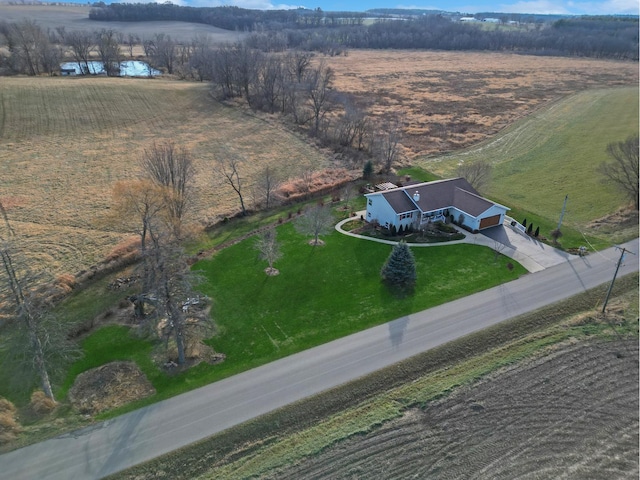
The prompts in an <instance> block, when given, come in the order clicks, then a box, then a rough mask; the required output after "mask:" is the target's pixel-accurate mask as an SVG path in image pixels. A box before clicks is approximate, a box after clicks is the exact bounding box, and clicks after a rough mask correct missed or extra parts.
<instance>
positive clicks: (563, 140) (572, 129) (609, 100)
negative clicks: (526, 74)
mask: <svg viewBox="0 0 640 480" xmlns="http://www.w3.org/2000/svg"><path fill="white" fill-rule="evenodd" d="M638 101H639V100H638V88H637V87H629V88H617V89H607V90H587V91H584V92H581V93H578V94H575V95H572V96H570V97H568V98H566V99H563V100H561V101H559V102H555V103H553V104H551V105H549V106H547V107H545V108H542V109H541V110H539V111H537V112H536V113H535V114H533V115H531V116H528V117H527V118H526V119H523V120H521V121H519V122H517V123H516V124H515V125H513V126H511V127H509V128H507V129H506V130H505V131H503V132H502V133H501V134H499V135H498V136H496V137H495V138H493V139H491V140H488V141H486V142H484V143H482V144H480V145H479V146H477V147H473V148H471V149H468V150H464V151H461V152H456V153H452V154H449V155H445V156H433V157H424V158H421V159H416V164H417V165H420V166H422V167H423V168H425V169H427V170H429V171H431V172H434V173H436V174H438V175H440V176H442V177H448V176H450V175H455V170H456V168H457V166H458V164H460V163H464V162H474V161H477V160H481V159H483V160H488V161H490V162H491V163H492V164H493V165H494V169H493V179H492V181H491V183H490V185H489V186H488V188H487V189H486V191H485V192H484V193H485V194H486V195H487V196H488V197H489V198H492V199H494V200H496V201H499V202H501V203H503V204H504V205H507V206H509V207H511V208H513V209H514V210H515V211H516V212H518V217H517V218H518V219H519V220H520V221H522V220H523V218H524V217H526V216H527V212H528V213H529V220H530V221H531V220H532V219H533V218H532V215H531V213H534V214H535V215H536V216H537V217H539V218H544V219H547V220H549V221H551V222H553V221H555V222H556V223H555V224H554V223H551V224H550V225H548V226H547V228H546V229H545V230H549V231H550V230H551V229H552V228H555V226H556V225H557V221H558V219H559V216H560V212H561V210H562V205H563V201H564V198H565V195H569V201H568V203H567V209H566V213H565V216H564V219H563V224H564V225H566V226H570V227H573V228H574V229H577V230H578V231H581V232H584V233H586V234H587V235H596V236H598V235H599V234H598V232H596V231H594V230H593V229H590V228H589V224H590V222H591V221H593V220H595V219H598V218H601V217H603V216H606V215H607V214H610V213H612V212H615V211H616V210H618V209H619V208H620V207H622V206H624V205H625V204H626V201H625V199H624V197H623V196H621V194H620V193H619V191H618V190H617V189H616V187H615V186H613V185H611V184H605V183H603V182H602V177H601V175H599V174H598V173H597V171H596V169H597V167H598V165H599V164H600V163H601V162H603V161H609V158H608V156H607V155H606V153H605V148H606V146H607V144H608V143H610V142H614V141H620V140H624V139H626V138H627V136H628V135H631V134H633V133H637V131H638V120H639V114H638ZM520 212H521V213H520ZM629 235H637V225H635V227H634V226H631V227H630V228H629V227H627V228H626V230H625V231H619V232H618V233H617V235H614V236H612V237H610V236H607V237H608V238H609V239H610V240H612V241H620V239H623V238H625V237H626V238H629Z"/></svg>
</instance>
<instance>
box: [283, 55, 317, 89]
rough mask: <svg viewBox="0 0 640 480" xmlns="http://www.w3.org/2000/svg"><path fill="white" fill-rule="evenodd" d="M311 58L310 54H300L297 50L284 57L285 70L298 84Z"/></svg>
mask: <svg viewBox="0 0 640 480" xmlns="http://www.w3.org/2000/svg"><path fill="white" fill-rule="evenodd" d="M312 58H313V54H312V53H308V52H301V51H298V50H296V51H295V52H293V53H291V54H289V55H287V56H286V57H285V64H286V66H287V70H288V72H289V74H290V76H291V77H292V78H295V79H296V80H297V82H298V83H301V82H302V79H303V78H304V75H305V73H306V71H307V69H308V68H309V66H310V65H311V59H312Z"/></svg>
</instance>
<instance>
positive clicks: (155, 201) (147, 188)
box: [111, 179, 170, 318]
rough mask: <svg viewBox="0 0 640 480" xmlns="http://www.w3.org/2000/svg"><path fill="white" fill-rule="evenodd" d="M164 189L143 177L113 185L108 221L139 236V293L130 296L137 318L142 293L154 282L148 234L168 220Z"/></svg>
mask: <svg viewBox="0 0 640 480" xmlns="http://www.w3.org/2000/svg"><path fill="white" fill-rule="evenodd" d="M166 188H167V187H161V186H158V185H157V184H156V183H154V182H152V181H151V180H144V179H143V180H123V181H120V182H118V183H116V184H115V185H114V187H113V200H114V205H113V208H112V209H111V215H112V218H111V220H112V221H113V222H114V223H119V224H121V225H124V226H125V227H126V228H127V229H128V230H129V231H131V232H134V233H136V234H137V235H139V236H140V256H141V259H142V262H141V264H142V276H141V279H142V292H141V294H140V295H134V296H132V297H131V298H130V300H131V301H132V302H133V304H134V306H135V314H136V316H137V317H139V318H142V317H144V315H145V308H144V307H145V303H146V295H147V293H148V292H149V291H150V290H151V285H153V284H154V282H155V279H154V278H153V274H154V270H153V269H152V268H151V262H150V258H151V257H150V255H149V246H148V244H149V237H150V235H151V233H152V232H156V231H159V230H160V229H161V228H163V227H162V226H163V225H166V224H167V223H170V222H168V221H167V217H168V215H169V213H168V211H167V206H166V198H167V197H168V195H167V193H166V192H165V190H166Z"/></svg>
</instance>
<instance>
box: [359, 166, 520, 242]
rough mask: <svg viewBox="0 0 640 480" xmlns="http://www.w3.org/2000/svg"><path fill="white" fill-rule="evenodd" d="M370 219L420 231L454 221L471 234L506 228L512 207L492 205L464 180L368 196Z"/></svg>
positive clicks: (367, 215)
mask: <svg viewBox="0 0 640 480" xmlns="http://www.w3.org/2000/svg"><path fill="white" fill-rule="evenodd" d="M365 197H366V198H367V213H366V220H367V221H368V222H373V221H377V222H378V223H379V224H380V225H381V226H383V227H387V228H391V227H392V226H395V227H396V228H397V229H398V228H400V227H401V226H402V227H403V228H406V227H407V226H412V227H413V228H417V229H420V228H422V227H424V225H425V224H426V223H428V222H436V221H445V220H446V219H450V218H451V216H453V219H454V220H455V221H456V222H458V223H460V224H461V225H463V226H465V227H466V228H468V229H469V230H471V231H479V230H483V229H485V228H489V227H492V226H495V225H502V223H503V221H504V216H505V214H506V212H507V211H508V210H509V208H508V207H505V206H504V205H500V204H499V203H495V202H492V201H491V200H488V199H486V198H484V197H482V196H480V195H479V194H478V192H477V191H476V190H475V189H474V188H473V187H472V186H471V185H470V184H469V182H467V181H466V180H465V179H464V178H452V179H447V180H437V181H435V182H425V183H419V184H417V185H410V186H407V187H399V188H394V189H390V190H386V191H381V192H373V193H368V194H365Z"/></svg>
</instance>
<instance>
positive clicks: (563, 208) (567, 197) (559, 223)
mask: <svg viewBox="0 0 640 480" xmlns="http://www.w3.org/2000/svg"><path fill="white" fill-rule="evenodd" d="M567 200H569V195H568V194H567V195H565V197H564V203H563V204H562V212H561V213H560V221H559V222H558V231H560V227H561V226H562V219H563V218H564V212H565V210H566V209H567Z"/></svg>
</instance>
